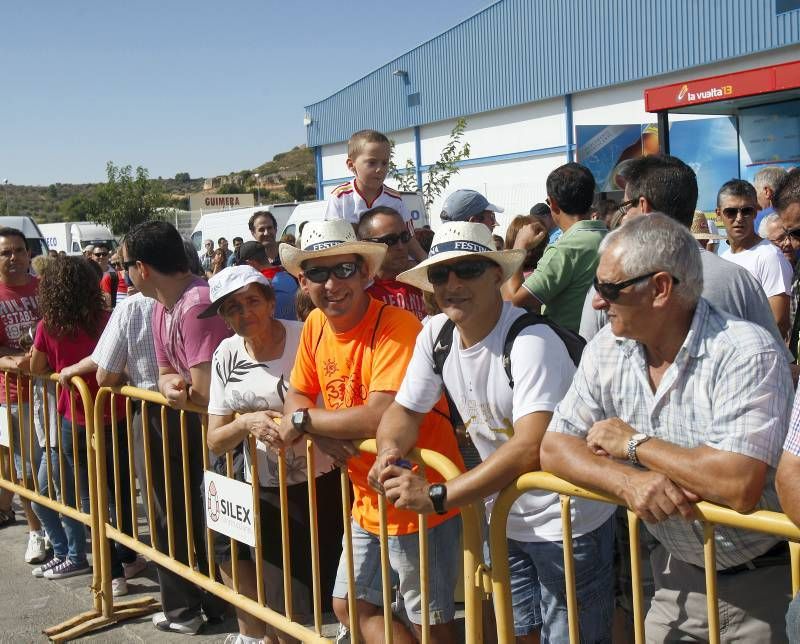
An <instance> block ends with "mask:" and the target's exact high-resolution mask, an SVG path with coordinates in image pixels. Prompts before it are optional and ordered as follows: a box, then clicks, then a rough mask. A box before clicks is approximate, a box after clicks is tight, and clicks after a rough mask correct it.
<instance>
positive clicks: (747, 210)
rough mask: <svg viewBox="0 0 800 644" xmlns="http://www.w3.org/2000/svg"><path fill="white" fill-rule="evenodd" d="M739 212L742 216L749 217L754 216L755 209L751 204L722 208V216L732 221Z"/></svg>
mask: <svg viewBox="0 0 800 644" xmlns="http://www.w3.org/2000/svg"><path fill="white" fill-rule="evenodd" d="M739 213H742V217H744V218H745V219H748V218H749V217H755V216H756V209H755V208H753V206H745V207H744V208H723V209H722V216H723V217H725V219H730V220H731V221H733V220H734V219H736V217H738V216H739Z"/></svg>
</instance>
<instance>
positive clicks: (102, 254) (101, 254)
mask: <svg viewBox="0 0 800 644" xmlns="http://www.w3.org/2000/svg"><path fill="white" fill-rule="evenodd" d="M92 254H93V255H94V256H95V257H108V253H92Z"/></svg>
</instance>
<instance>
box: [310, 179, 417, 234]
mask: <svg viewBox="0 0 800 644" xmlns="http://www.w3.org/2000/svg"><path fill="white" fill-rule="evenodd" d="M378 206H388V207H389V208H394V209H395V210H396V211H397V212H399V213H400V216H401V217H402V218H403V221H404V222H406V225H407V226H408V229H409V231H411V232H413V230H414V222H413V221H412V219H411V213H410V212H409V211H408V208H406V205H405V204H404V203H403V198H402V197H401V196H400V193H399V192H397V191H396V190H392V189H391V188H388V187H386V186H383V188H382V190H381V193H380V194H379V195H378V196H377V197H375V199H373V200H372V201H369V202H368V201H367V200H366V199H365V198H364V195H363V194H361V192H360V191H359V189H358V185H357V184H356V179H355V178H353V179H352V180H351V181H348V182H347V183H343V184H341V185H339V186H336V188H334V190H333V192H332V193H331V196H330V197H328V204H327V206H326V208H325V219H326V220H330V219H344V220H345V221H347V222H349V223H351V224H357V223H358V218H359V217H361V215H362V214H364V213H365V212H366V211H367V210H370V209H371V208H377V207H378Z"/></svg>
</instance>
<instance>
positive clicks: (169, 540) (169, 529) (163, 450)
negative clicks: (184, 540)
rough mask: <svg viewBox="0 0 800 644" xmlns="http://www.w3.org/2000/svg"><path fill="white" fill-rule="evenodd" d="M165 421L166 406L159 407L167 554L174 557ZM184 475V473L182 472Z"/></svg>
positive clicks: (172, 507) (170, 469) (170, 474)
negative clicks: (165, 506)
mask: <svg viewBox="0 0 800 644" xmlns="http://www.w3.org/2000/svg"><path fill="white" fill-rule="evenodd" d="M167 425H168V423H167V408H166V407H161V458H162V459H163V462H164V467H163V468H162V469H163V470H164V497H165V499H166V505H167V551H168V552H169V556H170V557H172V558H173V559H174V558H175V526H174V525H173V522H174V520H175V504H174V502H173V499H172V468H171V467H170V460H169V456H170V454H169V431H170V430H169V428H168V426H167ZM184 476H185V473H184Z"/></svg>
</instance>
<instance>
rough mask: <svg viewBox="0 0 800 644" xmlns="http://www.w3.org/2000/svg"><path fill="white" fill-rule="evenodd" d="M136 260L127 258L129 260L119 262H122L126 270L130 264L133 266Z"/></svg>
mask: <svg viewBox="0 0 800 644" xmlns="http://www.w3.org/2000/svg"><path fill="white" fill-rule="evenodd" d="M136 261H137V260H135V259H129V260H126V261H124V262H120V264H122V268H123V270H126V271H127V270H128V269H129V268H130V267H131V266H135V265H136Z"/></svg>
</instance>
